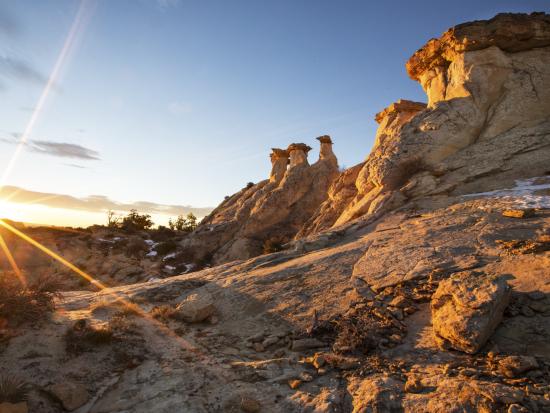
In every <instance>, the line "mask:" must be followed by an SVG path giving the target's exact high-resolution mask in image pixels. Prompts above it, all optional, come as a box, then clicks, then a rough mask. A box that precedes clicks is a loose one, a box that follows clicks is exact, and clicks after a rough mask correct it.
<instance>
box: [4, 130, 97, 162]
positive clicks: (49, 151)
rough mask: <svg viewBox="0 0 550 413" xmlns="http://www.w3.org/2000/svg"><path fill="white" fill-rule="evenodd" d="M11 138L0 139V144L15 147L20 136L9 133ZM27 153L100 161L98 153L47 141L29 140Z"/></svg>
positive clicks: (88, 149)
mask: <svg viewBox="0 0 550 413" xmlns="http://www.w3.org/2000/svg"><path fill="white" fill-rule="evenodd" d="M10 135H11V136H12V137H13V138H11V139H10V138H0V142H4V143H9V144H12V145H16V144H18V143H19V138H20V137H21V134H20V133H19V132H11V133H10ZM25 146H26V147H27V148H28V150H29V151H32V152H36V153H41V154H43V155H50V156H56V157H59V158H72V159H81V160H86V161H98V160H100V159H101V158H100V155H99V152H98V151H96V150H93V149H90V148H86V147H85V146H82V145H78V144H76V143H69V142H54V141H48V140H30V141H28V142H26V143H25Z"/></svg>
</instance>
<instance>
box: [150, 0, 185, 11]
mask: <svg viewBox="0 0 550 413" xmlns="http://www.w3.org/2000/svg"><path fill="white" fill-rule="evenodd" d="M156 2H157V4H158V6H159V7H160V8H161V9H170V8H173V7H177V6H179V4H180V0H156Z"/></svg>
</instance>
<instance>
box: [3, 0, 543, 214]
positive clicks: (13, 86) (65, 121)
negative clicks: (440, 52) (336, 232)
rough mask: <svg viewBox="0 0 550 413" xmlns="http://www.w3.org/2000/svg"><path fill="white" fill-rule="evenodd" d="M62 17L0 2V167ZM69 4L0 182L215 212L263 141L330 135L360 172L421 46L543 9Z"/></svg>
mask: <svg viewBox="0 0 550 413" xmlns="http://www.w3.org/2000/svg"><path fill="white" fill-rule="evenodd" d="M78 8H79V2H77V1H74V0H52V1H49V0H36V1H29V0H17V1H15V0H0V57H1V59H0V95H1V96H0V139H1V141H0V165H6V164H7V163H8V162H9V159H10V157H11V156H12V154H13V151H14V150H15V146H14V145H13V144H12V143H10V142H9V141H10V140H13V139H16V138H17V136H18V135H17V134H18V133H21V132H22V131H23V130H24V129H25V126H26V125H27V122H28V121H29V117H30V115H31V112H30V109H31V108H33V107H34V106H35V105H36V101H37V99H38V97H39V95H40V93H41V92H42V88H43V86H44V81H45V79H46V78H47V77H48V75H49V73H50V72H51V70H52V67H53V66H54V64H55V61H56V59H57V56H58V54H59V52H60V49H61V48H62V46H63V43H64V41H65V38H66V36H67V33H68V31H69V29H70V27H71V24H72V23H73V20H74V18H75V15H76V13H77V10H78ZM85 10H86V11H87V13H86V15H85V17H86V18H85V19H84V20H85V24H83V25H82V26H81V27H80V31H79V35H78V37H77V39H78V40H77V42H76V43H75V44H74V47H73V49H72V52H71V53H70V58H69V59H67V60H66V62H65V64H64V66H63V70H62V72H61V74H62V75H61V77H60V78H59V79H58V80H57V82H56V84H55V86H54V88H53V91H52V93H50V95H49V96H48V100H47V103H46V106H45V108H44V110H43V111H42V112H41V113H40V116H39V118H38V119H37V122H36V125H35V127H34V129H33V131H32V134H31V136H30V137H29V139H31V144H30V145H27V146H26V147H25V148H24V150H23V151H22V153H21V156H20V157H19V158H18V161H17V164H16V165H15V168H14V169H13V171H12V173H11V174H10V176H9V179H8V181H7V183H8V184H9V185H14V186H18V187H23V188H25V189H28V190H32V191H40V192H46V193H60V194H68V195H72V196H75V197H85V196H89V195H103V196H106V197H109V198H110V199H113V200H116V201H121V202H122V201H124V202H133V201H150V202H154V203H159V204H166V205H193V206H215V205H216V204H218V203H219V202H220V201H221V200H222V199H223V197H224V196H225V195H228V194H231V193H233V192H235V191H237V190H239V189H240V188H242V187H243V186H244V185H245V184H246V183H247V182H248V181H258V180H261V179H264V178H265V177H267V174H268V172H269V169H270V164H269V158H268V154H269V151H270V148H271V147H274V146H277V147H279V146H280V147H285V146H286V145H287V144H289V143H291V142H306V143H309V144H310V145H311V146H313V147H314V148H317V145H316V144H315V142H316V141H315V137H316V136H319V135H323V134H330V135H331V136H332V137H333V140H334V142H335V146H334V150H335V152H336V155H337V156H338V158H339V160H340V163H341V164H343V165H346V166H352V165H354V164H356V163H358V162H360V161H361V160H363V159H364V158H365V157H366V155H367V154H368V152H369V150H370V148H371V146H372V143H373V138H374V134H375V131H376V123H375V122H374V120H373V117H374V114H375V113H376V112H378V111H379V110H381V109H383V108H384V107H385V106H387V105H388V104H390V103H392V102H394V101H396V100H397V99H399V98H405V99H413V100H421V101H425V100H426V99H425V95H424V93H423V92H422V90H421V88H420V87H419V85H418V84H417V83H416V82H414V81H412V80H410V79H409V78H408V76H407V74H406V71H405V68H404V65H405V62H406V61H407V59H408V58H409V57H410V55H411V54H412V53H413V52H414V51H415V50H416V49H418V48H419V47H421V46H422V45H423V44H424V43H425V42H426V41H427V40H428V39H429V38H431V37H436V36H439V35H440V34H441V33H442V32H443V31H445V30H446V29H447V28H448V27H450V26H452V25H455V24H458V23H461V22H464V21H469V20H475V19H485V18H490V17H492V16H493V15H495V14H496V13H498V12H504V11H513V12H518V11H525V12H531V11H547V12H548V11H550V4H549V2H548V1H547V0H544V1H543V0H532V1H530V0H516V1H506V0H499V1H496V0H492V1H479V0H478V1H461V2H456V1H441V0H439V1H432V0H430V1H428V0H425V1H421V0H420V1H415V2H411V1H395V0H394V1H392V2H380V1H378V2H369V1H366V0H365V1H351V0H350V1H345V0H343V1H325V0H303V1H301V0H288V1H287V0H277V1H275V0H273V1H258V0H247V1H240V0H235V1H229V0H224V1H208V0H200V1H186V0H179V1H178V0H133V1H131V0H117V1H111V0H109V1H107V0H97V1H88V2H87V5H86V8H85ZM52 143H53V144H52ZM59 143H67V144H70V145H74V146H69V147H66V146H63V147H60V146H59V145H58V144H59ZM48 145H49V146H48ZM90 151H91V152H90ZM59 155H63V156H59ZM69 156H70V157H69ZM316 157H317V152H316V151H312V152H311V153H310V160H312V161H313V160H315V158H316ZM93 158H98V159H93Z"/></svg>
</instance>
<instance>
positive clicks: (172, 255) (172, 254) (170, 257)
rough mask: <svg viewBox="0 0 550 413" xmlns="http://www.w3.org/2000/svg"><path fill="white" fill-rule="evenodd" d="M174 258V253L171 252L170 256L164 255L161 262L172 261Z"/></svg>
mask: <svg viewBox="0 0 550 413" xmlns="http://www.w3.org/2000/svg"><path fill="white" fill-rule="evenodd" d="M175 256H176V253H175V252H171V253H170V254H168V255H166V256H165V257H164V258H163V259H162V260H163V261H167V260H169V259H172V258H174V257H175Z"/></svg>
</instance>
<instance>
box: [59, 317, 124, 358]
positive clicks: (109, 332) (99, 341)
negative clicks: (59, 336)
mask: <svg viewBox="0 0 550 413" xmlns="http://www.w3.org/2000/svg"><path fill="white" fill-rule="evenodd" d="M113 339H114V337H113V329H112V328H111V326H105V327H95V326H92V325H90V324H89V323H88V321H87V320H78V321H77V322H75V323H74V325H73V326H72V327H71V328H69V329H68V330H67V332H66V333H65V345H66V348H67V352H69V353H73V354H80V353H83V352H85V351H91V350H93V349H95V348H96V347H98V346H102V345H105V344H110V343H111V342H112V341H113Z"/></svg>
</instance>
